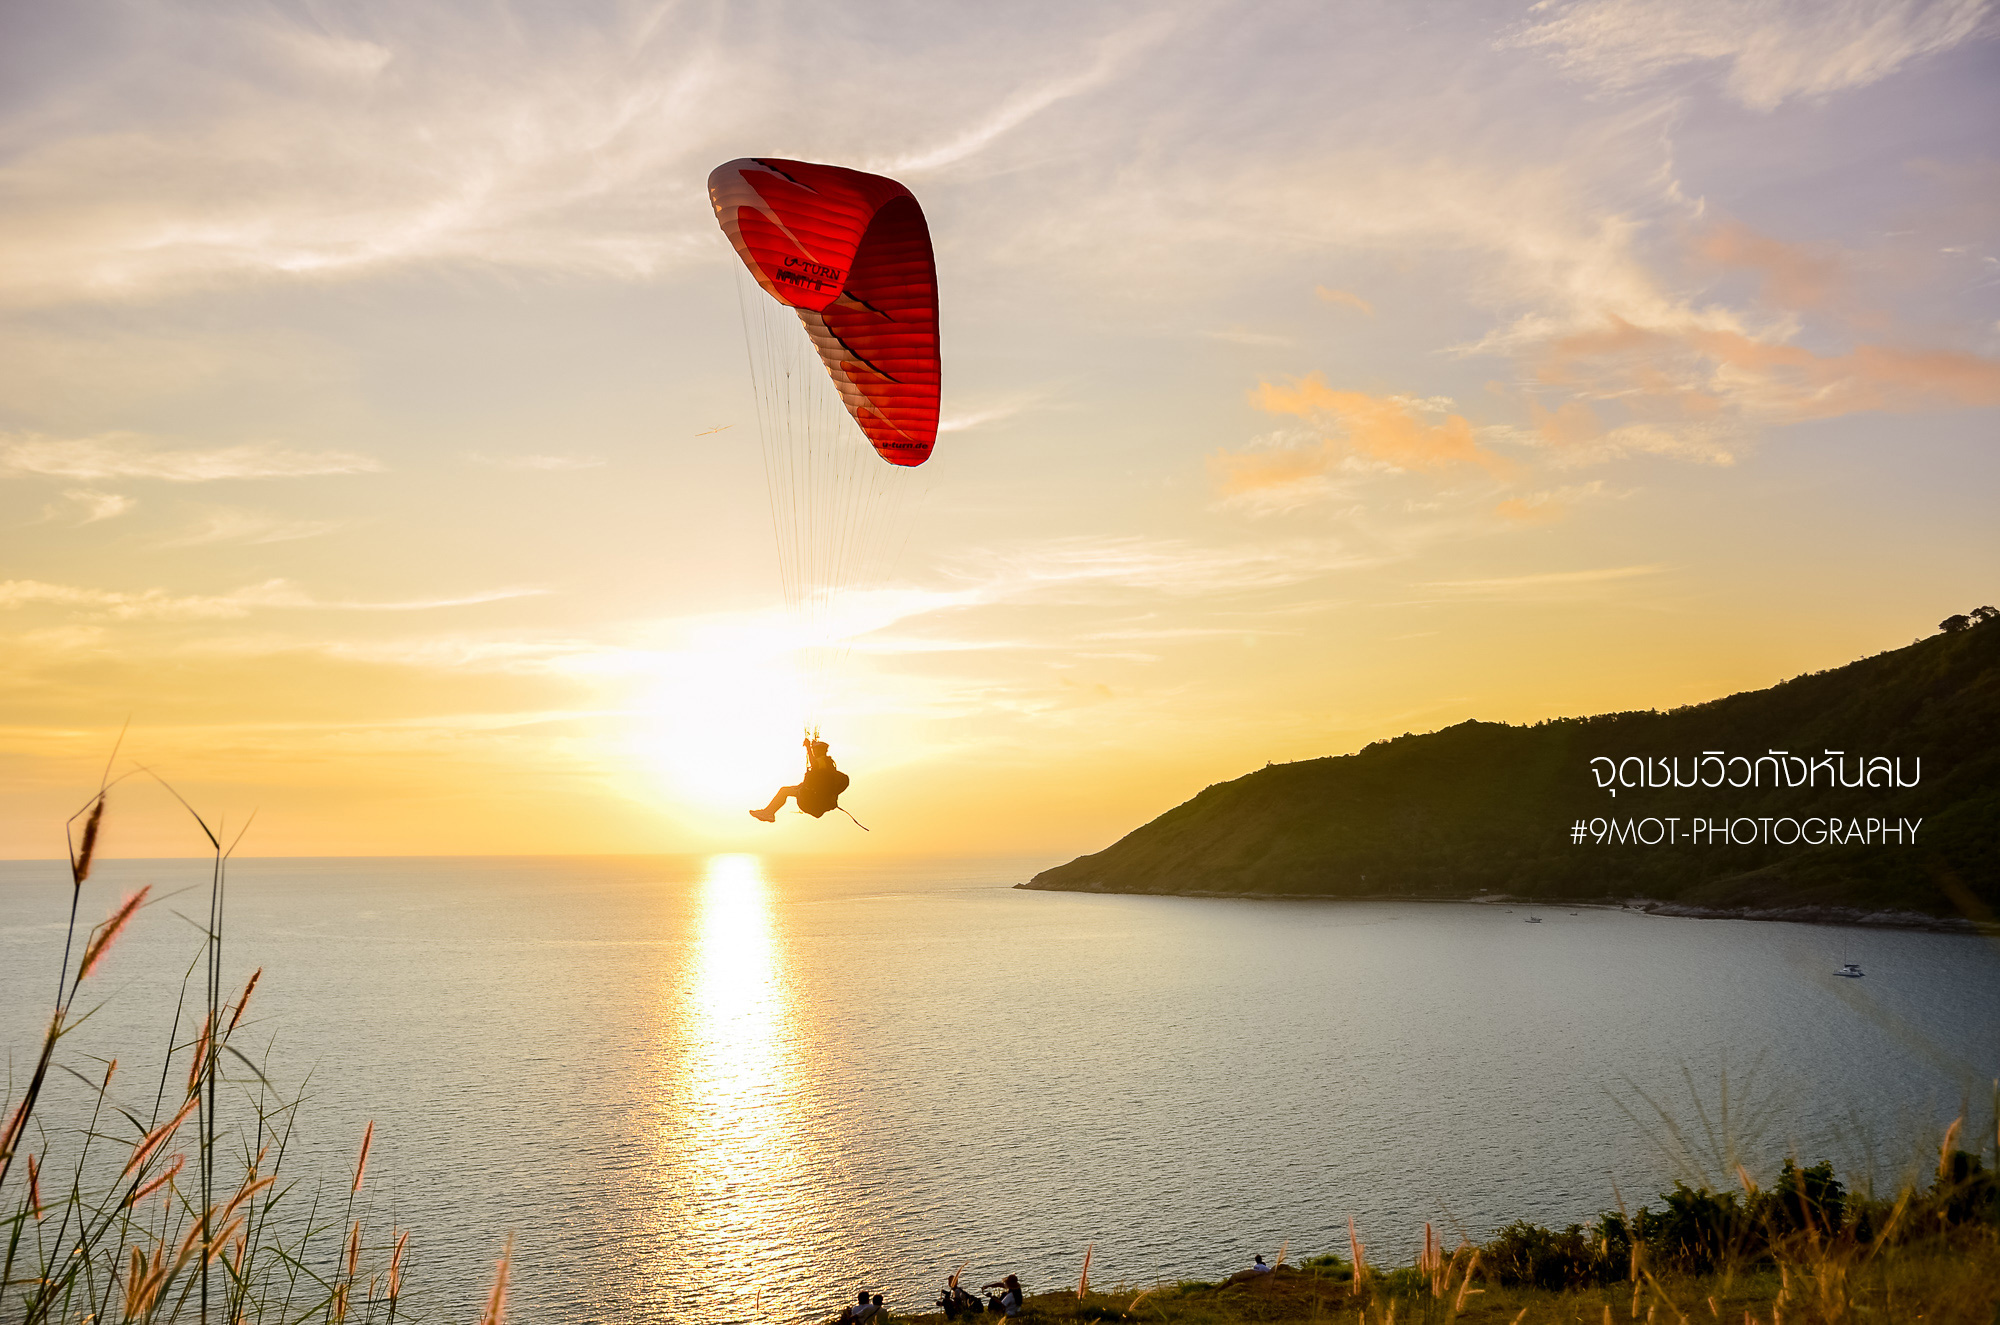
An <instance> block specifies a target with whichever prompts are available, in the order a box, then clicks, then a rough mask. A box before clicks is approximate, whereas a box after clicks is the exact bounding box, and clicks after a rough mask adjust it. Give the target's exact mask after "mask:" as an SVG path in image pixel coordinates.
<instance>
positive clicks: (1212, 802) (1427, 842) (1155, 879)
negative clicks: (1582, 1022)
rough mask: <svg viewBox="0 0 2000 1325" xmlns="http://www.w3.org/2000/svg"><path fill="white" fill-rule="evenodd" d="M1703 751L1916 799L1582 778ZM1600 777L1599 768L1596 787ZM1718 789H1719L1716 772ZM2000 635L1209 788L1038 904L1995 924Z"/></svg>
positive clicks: (1057, 871) (1971, 623) (1040, 880)
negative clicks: (1667, 825) (1882, 915)
mask: <svg viewBox="0 0 2000 1325" xmlns="http://www.w3.org/2000/svg"><path fill="white" fill-rule="evenodd" d="M1706 750H1721V751H1725V752H1727V753H1728V754H1730V755H1742V756H1746V757H1750V758H1755V757H1757V756H1762V755H1765V754H1766V753H1767V752H1768V751H1771V750H1782V751H1790V752H1792V753H1793V754H1797V755H1806V756H1808V757H1810V758H1819V757H1821V756H1822V752H1823V751H1829V750H1837V751H1843V752H1845V754H1846V756H1847V757H1848V759H1849V760H1850V763H1849V767H1850V768H1852V767H1854V763H1853V761H1854V760H1856V759H1858V758H1861V757H1868V756H1877V755H1882V756H1888V757H1890V758H1891V759H1894V758H1897V757H1900V758H1901V759H1902V760H1903V768H1904V770H1905V772H1906V776H1907V773H1908V771H1909V770H1910V769H1911V768H1912V767H1913V763H1914V761H1915V760H1916V759H1918V758H1921V759H1922V761H1923V763H1922V776H1921V780H1920V781H1919V782H1918V784H1917V785H1915V786H1912V787H1906V788H1895V787H1889V788H1884V787H1879V786H1878V787H1874V788H1844V787H1839V786H1831V787H1830V786H1828V785H1826V784H1827V781H1828V779H1826V778H1824V777H1822V778H1820V780H1819V785H1817V786H1814V787H1805V786H1799V787H1783V786H1778V787H1774V786H1771V785H1769V781H1768V780H1767V781H1766V784H1765V785H1764V786H1762V787H1761V788H1759V787H1741V788H1736V787H1730V786H1721V787H1713V788H1710V787H1681V788H1674V787H1663V788H1659V789H1652V790H1633V789H1625V790H1620V791H1619V793H1618V794H1617V796H1616V797H1613V796H1612V795H1611V794H1610V793H1609V792H1608V791H1605V790H1602V789H1600V788H1599V786H1598V783H1597V779H1596V777H1595V776H1594V774H1593V771H1592V766H1591V763H1590V761H1591V759H1592V757H1593V756H1597V755H1605V756H1610V757H1612V758H1614V759H1622V758H1624V757H1626V756H1629V755H1641V756H1666V757H1673V756H1678V757H1679V758H1680V759H1681V760H1682V764H1681V768H1682V769H1683V770H1686V769H1687V768H1688V767H1689V761H1691V760H1693V759H1694V758H1695V757H1697V756H1699V755H1700V754H1701V752H1703V751H1706ZM1600 767H1601V766H1600ZM1711 775H1712V770H1711ZM1735 775H1736V776H1741V772H1740V769H1739V770H1736V774H1735ZM1649 816H1659V817H1665V816H1677V817H1678V818H1679V820H1680V823H1679V824H1678V825H1677V831H1678V833H1679V836H1680V840H1679V842H1678V843H1677V844H1673V845H1664V844H1663V845H1657V846H1644V845H1636V844H1599V843H1597V842H1595V841H1586V842H1584V843H1581V844H1578V843H1574V842H1572V840H1571V828H1572V826H1573V825H1574V824H1575V823H1576V822H1577V821H1579V820H1584V821H1589V820H1592V819H1603V820H1610V821H1617V822H1619V823H1624V822H1627V821H1631V820H1637V819H1644V818H1647V817H1649ZM1828 816H1832V817H1837V818H1838V819H1840V820H1841V822H1842V824H1843V825H1847V824H1850V823H1852V822H1853V821H1856V820H1858V821H1860V822H1861V825H1862V826H1863V827H1864V828H1865V825H1866V821H1867V820H1868V819H1871V818H1873V819H1880V820H1887V821H1888V822H1890V823H1895V822H1896V821H1897V820H1899V819H1905V818H1907V819H1909V820H1912V821H1915V820H1918V819H1921V820H1922V821H1923V822H1922V827H1921V828H1920V829H1919V830H1918V832H1917V836H1916V844H1915V845H1914V846H1912V845H1907V844H1903V845H1898V844H1896V843H1895V842H1893V841H1891V842H1889V843H1886V844H1884V843H1880V842H1877V843H1875V844H1872V845H1871V844H1862V843H1847V844H1841V845H1822V846H1809V845H1791V846H1780V845H1773V844H1757V845H1732V844H1729V843H1726V842H1722V841H1704V842H1699V843H1697V842H1694V841H1691V840H1689V839H1690V831H1691V828H1692V824H1693V821H1694V820H1697V819H1702V820H1708V821H1716V820H1735V819H1743V818H1748V819H1752V820H1755V819H1758V818H1762V817H1773V818H1791V819H1795V820H1804V819H1807V818H1813V817H1820V818H1824V817H1828ZM1996 846H2000V615H1995V614H1992V613H1991V612H1990V610H1989V609H1982V610H1981V612H1980V613H1976V614H1974V615H1973V617H1972V618H1970V619H1968V618H1966V617H1953V618H1952V619H1951V620H1950V621H1948V622H1946V623H1945V630H1944V633H1942V634H1939V635H1936V636H1933V637H1931V638H1929V639H1925V640H1920V641H1919V642H1917V643H1915V644H1912V645H1910V646H1909V647H1908V648H1903V649H1896V650H1893V651H1891V652H1889V653H1883V654H1879V655H1877V656H1875V657H1873V658H1864V659H1862V660H1861V661H1859V662H1855V663H1850V664H1848V665H1847V666H1845V667H1840V668H1836V669H1834V670H1832V671H1826V672H1815V673H1812V674H1810V675H1807V676H1800V677H1796V678H1794V679H1792V680H1790V681H1786V682H1783V683H1781V684H1779V685H1776V686H1773V687H1771V688H1770V689H1768V690H1757V691H1749V692H1746V693H1743V694H1738V695H1731V696H1728V697H1727V698H1724V699H1718V700H1713V701H1711V702H1709V703H1705V704H1695V705H1690V706H1688V707H1685V708H1678V709H1673V710H1670V711H1667V712H1658V711H1644V712H1631V713H1607V714H1601V715H1599V716H1596V717H1588V718H1559V719H1553V720H1550V721H1547V722H1541V723H1537V724H1535V725H1534V726H1532V727H1514V726H1508V725H1506V724H1504V723H1497V722H1463V723H1460V724H1458V725H1457V726H1455V727H1448V728H1446V729H1444V730H1443V731H1438V732H1431V733H1429V734H1426V735H1420V736H1401V737H1398V738H1396V739H1394V740H1388V741H1379V742H1377V743H1375V744H1373V745H1370V746H1368V747H1367V748H1366V749H1363V750H1361V751H1360V752H1359V753H1356V754H1351V755H1341V756H1338V757H1333V758H1326V759H1310V760H1305V761H1302V762H1299V763H1295V764H1277V765H1272V766H1270V767H1267V768H1263V769H1260V770H1258V771H1257V772H1254V773H1251V774H1249V775H1247V776H1245V777H1240V778H1237V779H1236V780H1235V781H1233V782H1224V783H1219V784H1217V785H1215V786H1212V787H1209V788H1208V789H1207V790H1206V791H1203V792H1202V793H1201V794H1200V795H1198V796H1196V797H1195V798H1194V799H1193V800H1190V801H1188V802H1187V803H1186V804H1184V805H1180V806H1177V807H1176V808H1174V809H1172V810H1169V811H1168V812H1167V813H1165V814H1163V815H1161V816H1160V817H1159V818H1157V819H1155V820H1153V821H1152V822H1151V823H1149V824H1146V825H1145V826H1144V827H1142V828H1139V829H1137V830H1136V831H1134V832H1132V833H1130V834H1128V835H1127V836H1126V837H1124V838H1123V839H1121V840H1120V841H1118V842H1117V843H1115V844H1114V845H1112V846H1110V847H1108V848H1107V849H1105V850H1103V851H1100V852H1097V853H1096V854H1094V855H1089V856H1082V857H1079V858H1078V859H1076V860H1073V861H1071V862H1070V863H1068V864H1067V865H1061V866H1058V867H1056V868H1054V869H1050V870H1045V871H1043V872H1042V873H1041V874H1038V875H1036V876H1035V878H1034V879H1033V880H1032V881H1031V882H1029V883H1027V884H1024V885H1022V886H1023V887H1028V888H1046V889H1064V890H1075V891H1103V892H1133V893H1188V892H1210V893H1261V894H1276V895H1294V896H1335V897H1380V896H1397V897H1425V898H1430V897H1435V898H1454V897H1470V896H1475V895H1477V894H1479V893H1481V892H1491V893H1505V894H1511V895H1515V896H1522V897H1543V898H1552V899H1553V898H1565V899H1576V900H1584V899H1597V898H1633V897H1643V898H1650V899H1657V900H1659V901H1663V902H1669V903H1678V904H1680V905H1683V906H1687V907H1691V908H1713V909H1716V910H1723V911H1728V910H1766V911H1783V910H1787V909H1794V910H1799V911H1807V910H1812V909H1819V910H1823V911H1825V910H1832V909H1836V908H1851V909H1853V910H1856V911H1866V912H1891V911H1900V912H1916V913H1923V914H1926V915H1931V916H1940V917H1943V916H1962V917H1970V918H1974V919H1982V920H1984V919H1991V918H1992V913H1993V912H1994V911H1996V910H2000V865H1996V859H2000V852H1996V850H1995V848H1996Z"/></svg>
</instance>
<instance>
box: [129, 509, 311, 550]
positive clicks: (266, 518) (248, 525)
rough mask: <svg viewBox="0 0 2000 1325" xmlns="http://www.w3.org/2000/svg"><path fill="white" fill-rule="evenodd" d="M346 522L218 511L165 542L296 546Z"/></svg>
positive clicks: (169, 545)
mask: <svg viewBox="0 0 2000 1325" xmlns="http://www.w3.org/2000/svg"><path fill="white" fill-rule="evenodd" d="M345 523H346V521H344V520H287V519H284V518H283V517H281V516H276V515H267V514H264V513H262V512H258V511H216V512H214V513H212V514H210V515H208V516H207V517H205V518H204V519H202V520H201V521H200V522H199V523H197V524H196V525H195V526H194V527H193V528H192V529H189V530H188V531H186V532H185V533H182V534H178V535H176V536H174V537H172V538H167V539H162V540H161V541H160V542H159V543H158V544H157V545H156V546H158V547H162V548H179V547H205V546H208V545H210V544H215V543H241V544H245V545H247V546H257V545H259V544H264V543H292V542H296V541H298V540H300V539H304V538H318V537H319V536H320V535H321V534H328V533H332V532H333V531H334V530H336V529H338V528H340V527H341V526H342V525H343V524H345Z"/></svg>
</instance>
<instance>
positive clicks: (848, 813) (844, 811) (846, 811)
mask: <svg viewBox="0 0 2000 1325" xmlns="http://www.w3.org/2000/svg"><path fill="white" fill-rule="evenodd" d="M833 808H834V809H836V810H839V811H840V812H841V813H842V814H844V815H846V816H847V817H848V818H850V819H854V811H852V810H850V809H848V808H847V807H846V806H845V805H836V806H834V807H833ZM854 826H855V827H856V828H859V829H860V830H861V831H862V832H864V833H865V832H868V831H869V828H868V825H867V824H865V823H862V822H861V821H860V820H859V819H854Z"/></svg>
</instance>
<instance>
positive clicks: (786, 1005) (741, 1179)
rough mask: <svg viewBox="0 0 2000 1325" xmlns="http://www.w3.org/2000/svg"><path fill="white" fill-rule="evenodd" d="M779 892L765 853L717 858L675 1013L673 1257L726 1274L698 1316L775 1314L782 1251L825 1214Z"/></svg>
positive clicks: (667, 1143) (783, 1271)
mask: <svg viewBox="0 0 2000 1325" xmlns="http://www.w3.org/2000/svg"><path fill="white" fill-rule="evenodd" d="M772 891H773V890H772V888H771V885H770V884H769V882H768V881H767V880H766V879H765V878H764V875H763V870H762V868H761V863H760V862H759V860H758V859H757V857H755V856H748V855H730V856H715V857H712V858H711V859H710V860H709V862H708V866H707V870H706V873H705V875H704V877H703V878H702V881H701V883H700V885H699V886H698V889H697V892H696V895H695V897H694V899H693V900H694V907H693V914H692V920H693V926H694V928H693V935H692V937H693V943H692V945H691V951H690V952H689V957H690V962H689V966H688V968H687V976H686V982H685V983H684V984H683V985H682V986H681V989H680V996H679V997H678V998H677V999H676V1000H674V1002H675V1004H676V1006H675V1008H674V1010H673V1012H672V1013H671V1014H670V1015H671V1017H672V1021H673V1022H674V1023H675V1024H674V1025H673V1026H672V1027H671V1030H670V1032H669V1033H670V1036H671V1037H672V1040H674V1041H676V1042H677V1046H676V1047H677V1048H678V1052H677V1053H674V1054H673V1056H672V1066H671V1067H670V1069H669V1079H668V1081H667V1082H666V1083H665V1085H666V1091H665V1095H666V1097H667V1099H666V1101H665V1102H666V1104H667V1110H666V1114H665V1116H663V1118H662V1119H661V1127H660V1131H659V1134H658V1138H657V1144H658V1147H659V1152H660V1153H659V1163H660V1167H661V1171H662V1172H663V1174H669V1175H673V1176H672V1178H671V1179H670V1185H671V1190H670V1191H669V1192H667V1193H666V1195H667V1196H668V1202H669V1211H668V1215H667V1220H666V1222H667V1225H668V1229H669V1231H670V1236H671V1240H672V1242H673V1244H674V1247H673V1252H672V1255H673V1256H674V1258H675V1259H676V1260H678V1261H681V1262H682V1263H683V1264H687V1263H689V1262H693V1263H695V1264H700V1263H702V1262H706V1265H707V1267H708V1268H709V1269H710V1270H712V1271H717V1272H721V1273H719V1274H717V1275H715V1276H714V1277H706V1291H705V1293H704V1296H705V1297H706V1298H707V1299H708V1300H707V1301H705V1302H704V1303H702V1307H703V1308H705V1309H703V1310H699V1311H697V1312H696V1313H695V1314H698V1315H703V1316H709V1317H711V1318H713V1317H714V1313H715V1311H716V1310H717V1308H718V1307H722V1306H723V1304H722V1303H721V1302H719V1301H717V1300H716V1299H717V1298H728V1299H734V1301H732V1302H731V1303H730V1306H731V1307H733V1308H734V1309H733V1310H729V1309H727V1308H725V1309H724V1314H725V1315H728V1316H730V1317H732V1318H735V1319H749V1318H751V1317H754V1316H761V1315H764V1314H766V1313H767V1312H768V1311H769V1308H770V1307H771V1306H772V1302H771V1301H770V1298H771V1297H772V1296H774V1295H775V1294H774V1292H773V1290H779V1289H780V1285H782V1284H784V1283H786V1282H787V1281H788V1280H793V1279H795V1278H796V1277H797V1275H798V1274H799V1272H800V1271H801V1269H802V1268H803V1267H797V1266H791V1265H789V1264H787V1263H786V1257H785V1249H788V1248H790V1247H795V1246H798V1245H800V1244H801V1243H802V1242H804V1241H805V1240H806V1239H805V1238H804V1237H803V1236H802V1235H804V1234H806V1233H807V1232H808V1231H809V1230H811V1229H814V1228H816V1227H818V1226H819V1225H820V1224H821V1222H822V1217H821V1216H819V1215H818V1214H817V1213H816V1212H815V1210H814V1207H815V1205H816V1204H817V1202H816V1201H815V1199H814V1196H813V1186H814V1184H813V1181H812V1178H811V1174H810V1170H811V1166H812V1157H811V1148H810V1146H809V1144H808V1140H807V1132H808V1129H807V1127H806V1126H805V1123H804V1119H803V1116H802V1114H803V1109H802V1101H801V1099H800V1093H799V1084H798V1077H799V1072H798V1054H797V1045H796V1043H795V1032H794V1027H793V1009H792V998H793V994H792V991H791V989H790V987H789V984H788V982H787V979H786V972H785V964H784V960H783V954H782V952H781V949H780V945H779V941H778V940H779V934H778V925H777V922H776V919H775V917H774V914H773V907H772V900H773V899H772ZM760 1299H761V1306H762V1310H760V1309H759V1302H760ZM688 1305H692V1304H688Z"/></svg>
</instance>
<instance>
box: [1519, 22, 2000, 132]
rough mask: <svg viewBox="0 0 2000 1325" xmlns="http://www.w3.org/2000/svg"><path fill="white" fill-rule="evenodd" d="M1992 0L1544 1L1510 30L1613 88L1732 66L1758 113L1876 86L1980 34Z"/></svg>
mask: <svg viewBox="0 0 2000 1325" xmlns="http://www.w3.org/2000/svg"><path fill="white" fill-rule="evenodd" d="M1990 9H1991V6H1990V4H1989V2H1988V0H1856V2H1855V3H1848V4H1839V5H1829V4H1824V3H1818V2H1816V0H1570V2H1569V3H1551V0H1543V2H1542V3H1540V4H1537V5H1535V6H1534V8H1533V10H1532V11H1531V12H1532V13H1534V14H1535V15H1536V17H1535V18H1534V19H1533V20H1532V21H1530V22H1529V23H1528V24H1526V25H1525V26H1523V27H1522V28H1521V29H1520V30H1519V31H1517V32H1515V33H1514V34H1513V35H1512V36H1511V37H1509V38H1508V39H1507V41H1508V44H1511V45H1515V46H1526V47H1536V48H1541V49H1545V50H1547V51H1549V52H1550V56H1551V58H1552V59H1554V60H1555V62H1556V63H1557V64H1558V65H1559V66H1560V67H1561V68H1563V69H1564V70H1566V71H1567V72H1569V73H1571V74H1574V75H1576V76H1577V77H1579V78H1583V79H1587V80H1589V81H1590V82H1593V83H1596V84H1598V85H1599V86H1600V87H1603V88H1606V89H1608V90H1613V91H1618V90H1623V89H1626V88H1631V87H1635V86H1637V85H1639V84H1641V83H1644V82H1646V81H1648V80H1650V79H1652V78H1655V77H1657V76H1659V75H1660V74H1663V73H1666V72H1667V71H1669V70H1672V69H1678V68H1681V67H1684V66H1687V65H1699V64H1722V65H1726V66H1727V69H1728V73H1727V76H1726V78H1725V80H1724V86H1725V87H1726V88H1727V89H1728V92H1729V95H1730V96H1732V97H1733V98H1735V99H1736V100H1737V101H1739V102H1741V103H1742V104H1744V105H1745V106H1748V107H1751V108H1752V109H1755V110H1770V109H1773V108H1774V107H1776V106H1778V105H1779V104H1780V103H1782V102H1784V101H1787V100H1790V99H1792V98H1794V97H1812V96H1824V95H1826V94H1828V93H1832V92H1841V91H1845V90H1847V89H1849V88H1857V87H1866V86H1867V85H1868V84H1870V83H1873V82H1876V81H1878V80H1880V79H1883V78H1886V77H1888V76H1889V75H1890V74H1892V73H1894V72H1895V71H1896V70H1898V69H1900V68H1902V67H1903V66H1904V65H1906V64H1908V63H1909V62H1910V61H1912V60H1915V59H1917V58H1919V57H1921V56H1924V55H1929V54H1932V53H1934V52H1937V51H1942V50H1946V49H1949V48H1950V47H1952V46H1956V45H1957V44H1959V43H1960V42H1962V41H1965V40H1966V39H1968V38H1969V37H1971V36H1973V35H1974V34H1975V33H1977V32H1978V31H1979V27H1980V24H1981V23H1982V21H1984V19H1985V18H1986V16H1987V14H1988V13H1989V12H1990Z"/></svg>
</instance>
